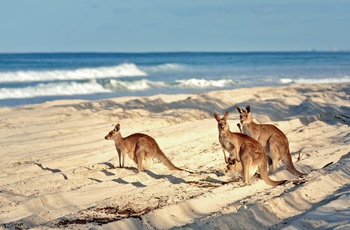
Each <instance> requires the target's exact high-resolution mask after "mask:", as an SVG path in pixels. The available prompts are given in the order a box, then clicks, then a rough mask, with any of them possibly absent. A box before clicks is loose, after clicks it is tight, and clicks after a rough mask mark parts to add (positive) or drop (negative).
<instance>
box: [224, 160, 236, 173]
mask: <svg viewBox="0 0 350 230" xmlns="http://www.w3.org/2000/svg"><path fill="white" fill-rule="evenodd" d="M235 170H236V160H235V159H233V160H231V159H230V158H229V159H228V164H227V166H226V169H225V173H229V172H232V171H235Z"/></svg>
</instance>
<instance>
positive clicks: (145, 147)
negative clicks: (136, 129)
mask: <svg viewBox="0 0 350 230" xmlns="http://www.w3.org/2000/svg"><path fill="white" fill-rule="evenodd" d="M105 139H106V140H113V141H114V143H115V147H116V149H117V152H118V157H119V167H121V168H124V159H125V155H126V154H128V155H129V156H130V158H131V159H132V160H133V161H134V162H135V163H136V164H137V169H138V170H139V171H141V170H144V169H145V163H146V162H149V161H151V160H153V158H156V159H158V160H159V161H161V162H162V163H163V164H164V165H165V166H166V167H168V168H169V169H171V170H181V171H182V170H184V169H181V168H178V167H176V166H175V165H174V164H173V163H171V161H170V160H169V158H167V156H165V154H164V153H163V151H162V150H161V149H160V148H159V146H158V144H157V142H156V141H155V140H154V139H153V138H152V137H150V136H148V135H146V134H143V133H134V134H131V135H130V136H127V137H122V136H121V134H120V124H117V125H116V126H115V128H114V129H113V130H112V131H110V132H109V133H108V134H107V135H106V136H105Z"/></svg>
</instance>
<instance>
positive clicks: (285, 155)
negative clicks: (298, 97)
mask: <svg viewBox="0 0 350 230" xmlns="http://www.w3.org/2000/svg"><path fill="white" fill-rule="evenodd" d="M236 109H237V111H238V113H239V114H240V122H241V124H242V131H243V133H244V134H247V135H248V136H250V137H252V138H254V139H255V140H257V141H258V142H259V143H260V144H261V145H262V147H263V148H264V150H265V153H266V154H267V155H268V156H269V157H271V159H272V170H273V172H276V171H277V164H278V161H279V160H282V161H283V163H284V164H285V166H286V169H287V170H288V171H289V172H290V173H292V174H293V175H295V176H302V175H304V174H303V173H301V172H299V171H298V170H297V169H296V168H295V167H294V165H293V162H292V157H291V155H290V150H289V142H288V139H287V137H286V135H284V133H283V132H282V131H281V130H280V129H278V128H277V127H276V126H274V125H270V124H256V123H255V122H253V119H252V114H251V113H250V106H249V105H247V106H246V110H244V109H241V108H239V107H236Z"/></svg>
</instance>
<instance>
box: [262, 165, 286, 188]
mask: <svg viewBox="0 0 350 230" xmlns="http://www.w3.org/2000/svg"><path fill="white" fill-rule="evenodd" d="M259 173H260V177H261V179H263V180H264V181H265V183H266V184H268V185H272V186H276V185H280V184H284V183H285V182H286V180H279V181H275V180H272V179H271V178H270V177H269V175H268V173H267V167H266V165H265V166H263V165H260V166H259Z"/></svg>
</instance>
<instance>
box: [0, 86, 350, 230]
mask: <svg viewBox="0 0 350 230" xmlns="http://www.w3.org/2000/svg"><path fill="white" fill-rule="evenodd" d="M349 99H350V85H348V84H344V85H339V84H328V85H295V86H286V87H257V88H248V89H237V90H226V91H214V92H209V93H201V94H192V95H156V96H151V97H125V98H114V99H108V100H101V101H81V100H71V101H70V100H68V101H53V102H47V103H44V104H38V105H32V106H23V107H18V108H0V117H1V122H0V130H1V132H0V156H1V159H2V161H1V163H0V198H1V199H0V224H1V225H0V226H2V227H4V228H15V227H28V228H36V229H44V228H79V229H91V228H95V229H116V228H126V227H127V228H129V229H137V228H145V229H169V228H182V229H213V228H217V229H232V228H235V229H256V228H259V229H280V228H283V227H287V228H290V229H293V227H295V228H298V227H300V226H304V227H305V226H307V227H310V228H311V227H323V228H328V227H334V226H347V225H349V224H350V223H349V222H350V221H348V220H347V219H344V218H343V219H341V217H342V216H344V215H345V214H347V213H348V209H347V208H346V206H339V207H338V206H337V205H334V204H338V203H341V202H345V203H344V204H348V203H347V202H349V198H348V197H349V195H348V191H349V182H350V168H349V166H348V165H349V160H350V159H349V155H350V154H349V146H350V135H349V133H350V132H349V131H350V129H349V125H350V115H349V114H350V100H349ZM247 104H249V105H250V106H251V107H252V113H254V119H255V121H256V122H263V123H271V124H274V125H276V126H278V127H279V128H280V129H281V130H283V131H284V133H285V134H286V135H287V138H288V139H289V142H290V148H291V151H292V158H293V162H294V164H295V166H296V167H297V168H298V169H299V170H300V171H302V172H303V173H306V174H307V175H306V176H303V177H302V178H296V177H295V176H293V175H291V174H290V173H289V172H287V171H286V170H285V169H284V167H283V164H282V163H280V164H279V168H280V169H279V171H278V172H277V173H276V174H273V175H271V178H273V179H275V180H281V179H288V180H289V181H288V182H287V183H286V184H285V185H282V186H277V187H271V186H269V185H266V184H265V183H264V182H263V181H262V180H260V179H254V180H253V182H252V185H250V186H244V185H243V184H242V182H241V181H236V180H235V179H236V178H234V175H225V174H224V173H223V171H224V168H225V164H224V161H223V155H222V150H221V147H220V144H219V141H218V130H217V123H216V120H215V119H214V117H213V113H214V112H217V113H219V114H220V115H222V114H223V113H224V112H225V111H226V110H228V111H229V112H230V115H229V119H228V122H229V124H230V126H231V130H232V131H238V128H237V126H236V124H237V123H238V120H239V116H238V114H237V113H236V111H235V106H236V105H238V106H242V107H243V106H245V105H247ZM118 122H119V123H120V124H121V133H122V135H123V136H127V135H129V134H132V133H135V132H143V133H146V134H148V135H150V136H152V137H154V138H155V139H156V141H157V142H158V144H159V146H160V148H161V149H162V150H163V151H164V153H165V154H166V155H167V156H168V157H169V158H170V160H171V161H172V162H173V163H174V164H175V165H176V166H178V167H181V168H188V169H190V170H195V171H197V173H195V174H189V173H187V172H178V171H169V170H168V169H167V168H166V167H165V166H164V165H163V164H162V163H160V162H157V161H156V162H154V163H153V165H152V168H151V169H150V170H146V171H144V172H139V173H136V172H135V169H136V164H135V163H134V162H133V161H132V160H131V159H130V158H128V157H126V166H127V167H126V168H124V169H120V168H112V167H111V166H112V164H114V165H115V166H117V164H118V162H117V161H116V158H115V157H116V154H117V153H116V151H115V148H114V144H113V142H112V141H106V140H104V136H105V135H106V134H107V133H108V132H109V131H110V130H112V129H113V126H114V125H115V124H116V123H118ZM111 159H112V160H111ZM324 166H326V167H325V168H323V167H324ZM228 181H232V182H231V183H225V182H228ZM335 206H337V207H335ZM347 207H348V206H347ZM106 210H109V211H106ZM111 210H114V211H111ZM329 210H330V211H329ZM118 212H119V213H118ZM125 212H127V214H128V215H132V214H133V213H134V215H135V217H129V218H124V219H123V218H121V219H120V220H119V219H118V218H119V216H123V215H124V216H123V217H127V216H128V215H127V214H125ZM327 212H329V213H327ZM334 212H338V214H339V215H338V217H339V218H338V219H337V218H334V215H331V213H334ZM135 213H136V214H135ZM137 213H139V214H140V215H137ZM321 213H323V214H324V213H326V214H327V216H329V217H330V218H329V220H327V218H326V219H324V218H323V219H322V220H321V219H320V218H319V216H320V215H321ZM340 214H344V215H340ZM331 217H332V218H331ZM113 218H114V219H113ZM77 220H80V222H79V221H77ZM83 220H85V222H84V221H83ZM70 221H71V222H70ZM74 221H75V222H74ZM99 221H100V222H99Z"/></svg>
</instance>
